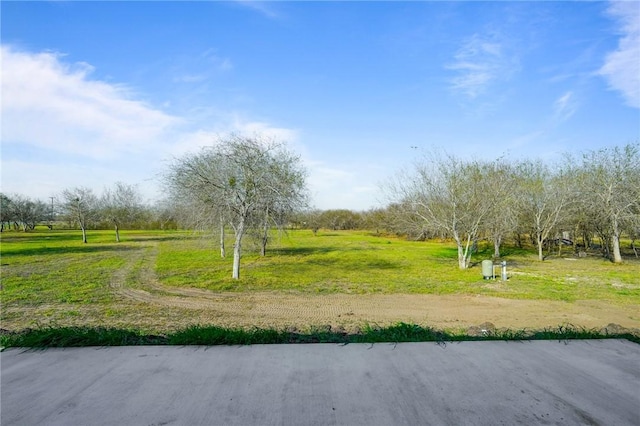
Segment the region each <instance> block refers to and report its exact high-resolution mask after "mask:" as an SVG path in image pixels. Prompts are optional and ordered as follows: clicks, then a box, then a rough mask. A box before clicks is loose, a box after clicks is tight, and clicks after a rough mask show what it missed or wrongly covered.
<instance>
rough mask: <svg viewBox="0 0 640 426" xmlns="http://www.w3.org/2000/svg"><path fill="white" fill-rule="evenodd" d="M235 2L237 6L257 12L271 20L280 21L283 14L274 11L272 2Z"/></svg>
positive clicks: (241, 0) (248, 0)
mask: <svg viewBox="0 0 640 426" xmlns="http://www.w3.org/2000/svg"><path fill="white" fill-rule="evenodd" d="M235 2H236V4H239V5H241V6H244V7H247V8H249V9H252V10H255V11H256V12H258V13H260V14H262V15H264V16H266V17H267V18H270V19H278V18H280V17H281V14H280V13H278V12H277V11H276V10H275V9H274V7H273V4H272V2H267V1H260V0H257V1H256V0H235Z"/></svg>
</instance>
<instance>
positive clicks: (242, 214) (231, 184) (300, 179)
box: [166, 135, 306, 279]
mask: <svg viewBox="0 0 640 426" xmlns="http://www.w3.org/2000/svg"><path fill="white" fill-rule="evenodd" d="M305 180H306V173H305V171H304V170H303V169H302V167H301V166H300V164H299V157H297V156H295V155H293V154H291V153H289V152H288V151H287V150H286V149H284V148H283V146H282V145H280V144H277V143H275V142H273V141H272V140H269V139H266V138H263V137H259V136H256V137H245V136H240V135H231V136H229V137H226V138H221V139H219V140H218V141H217V144H216V145H214V146H212V147H209V148H206V149H203V150H202V151H201V152H200V153H198V154H192V155H187V156H185V157H183V158H182V159H179V160H177V161H176V162H175V163H174V164H173V165H172V166H171V168H170V170H169V172H168V173H167V175H166V183H167V184H168V187H169V189H170V191H171V192H172V193H173V194H180V195H179V196H180V198H182V199H188V200H191V203H192V205H193V206H196V207H198V209H199V211H198V212H197V213H196V214H197V215H199V216H202V217H208V218H212V217H217V218H218V221H220V220H226V221H228V222H229V224H230V226H231V227H232V229H233V231H234V234H235V244H234V250H233V272H232V277H233V278H234V279H238V278H240V256H241V252H242V240H243V237H244V235H245V234H246V232H247V230H248V229H249V228H251V227H255V226H260V225H263V224H264V220H265V219H264V218H265V217H267V216H268V217H273V212H285V211H287V210H288V209H291V208H292V207H293V206H295V205H297V204H300V203H302V200H303V198H304V197H305V194H306V190H305V188H306V187H305Z"/></svg>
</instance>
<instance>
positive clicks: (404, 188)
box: [388, 154, 493, 269]
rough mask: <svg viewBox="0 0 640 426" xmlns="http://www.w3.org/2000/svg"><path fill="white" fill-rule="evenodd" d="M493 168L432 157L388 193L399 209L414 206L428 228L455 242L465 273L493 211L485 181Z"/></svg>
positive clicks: (452, 157) (420, 164)
mask: <svg viewBox="0 0 640 426" xmlns="http://www.w3.org/2000/svg"><path fill="white" fill-rule="evenodd" d="M492 168H493V166H492V164H490V163H487V162H481V161H463V160H460V159H458V158H456V157H454V156H452V155H444V156H443V155H438V154H432V155H431V156H429V157H427V159H426V161H425V162H422V163H419V164H417V165H416V169H415V173H414V174H413V175H404V176H400V177H399V179H398V180H397V181H396V182H395V183H394V184H392V185H391V186H390V187H389V188H388V189H389V190H390V191H391V194H393V195H395V196H396V197H397V201H398V203H399V204H400V205H409V206H411V212H412V214H413V215H415V216H417V217H418V218H419V219H421V220H422V221H423V222H424V223H425V225H426V227H428V228H430V229H433V230H436V231H440V232H443V233H445V234H446V235H448V236H450V237H452V238H453V239H454V241H455V242H456V246H457V249H458V266H459V267H460V269H466V268H468V267H469V266H471V255H472V252H473V247H474V245H475V243H476V242H477V239H478V235H479V232H480V228H481V224H482V223H483V221H484V220H485V218H486V216H487V215H488V214H489V212H490V211H491V202H490V200H489V198H488V197H487V193H488V192H489V191H490V190H491V188H490V186H488V181H487V180H486V179H485V178H486V176H487V175H488V173H489V171H490V170H492Z"/></svg>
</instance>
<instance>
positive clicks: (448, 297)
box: [1, 230, 640, 334]
mask: <svg viewBox="0 0 640 426" xmlns="http://www.w3.org/2000/svg"><path fill="white" fill-rule="evenodd" d="M113 239H114V238H113V233H112V232H109V231H93V232H90V234H89V243H88V244H82V243H81V240H80V236H79V233H78V232H74V231H48V230H38V231H37V232H33V233H27V234H23V233H17V232H8V233H7V232H5V233H3V234H2V245H1V254H2V261H1V263H2V270H1V273H2V328H4V329H6V330H10V331H19V330H23V329H25V328H39V327H44V326H77V325H82V326H110V327H118V328H135V329H139V330H144V331H147V332H159V333H162V332H166V331H169V330H175V329H181V328H184V327H186V326H188V325H194V324H199V325H217V326H224V327H242V328H255V327H258V328H280V329H296V330H305V329H308V328H309V327H326V326H331V327H332V329H337V330H345V331H357V330H358V329H359V328H360V327H362V325H364V324H376V325H381V326H384V325H390V324H394V323H397V322H399V321H403V322H407V323H413V324H419V325H424V326H429V327H434V328H439V329H446V330H450V331H465V330H467V329H468V328H469V327H471V326H477V325H480V324H483V323H487V322H490V323H492V324H493V325H495V326H496V327H498V328H510V329H523V328H528V329H541V328H546V327H556V326H558V325H562V324H571V325H573V326H576V327H585V328H590V329H591V328H596V329H601V328H603V327H606V326H607V325H609V324H611V323H613V324H617V325H619V326H621V327H624V328H627V329H636V330H635V332H636V334H637V329H640V309H639V306H640V262H638V260H636V259H633V258H628V259H626V260H627V261H626V262H625V263H624V264H622V265H614V264H612V263H610V262H608V261H607V260H605V259H602V258H601V257H597V256H595V255H594V256H589V257H586V258H577V257H574V256H573V254H572V253H570V252H569V251H568V250H567V249H565V252H564V253H560V254H559V255H558V254H555V255H554V256H551V257H550V258H548V260H546V261H545V262H538V261H537V260H535V256H534V255H533V254H531V253H529V252H527V251H526V250H518V249H513V248H506V249H505V250H504V257H505V259H506V260H507V262H508V271H509V280H508V281H507V282H501V281H492V280H490V281H485V280H483V279H482V276H481V275H482V274H481V271H480V266H479V265H477V266H475V267H473V268H471V269H469V270H466V271H460V270H458V268H457V262H456V258H455V255H456V253H455V248H454V246H453V245H452V244H449V243H447V242H440V241H433V242H416V241H405V240H403V239H399V238H395V237H390V236H376V235H373V234H370V233H366V232H327V231H325V232H323V231H320V232H319V233H318V235H317V236H314V235H313V234H312V233H311V232H310V231H291V232H289V233H288V234H287V235H280V236H274V238H273V241H272V243H271V245H270V247H269V249H268V251H267V256H266V257H260V256H258V255H256V254H253V252H252V251H248V252H247V254H245V255H244V256H243V259H242V267H241V274H242V275H241V279H240V280H239V281H234V280H232V279H231V277H230V275H231V258H230V257H227V258H226V259H221V258H220V255H219V250H218V249H217V246H216V239H215V238H207V237H206V236H203V235H197V234H193V233H187V232H159V231H145V232H142V231H135V232H132V231H129V232H127V231H125V232H123V233H122V239H123V241H122V242H121V243H115V242H113ZM230 246H231V245H230V244H229V247H230ZM490 254H491V249H490V248H489V247H486V248H485V247H482V246H481V247H480V252H479V253H478V254H476V255H475V257H474V258H475V260H476V261H480V260H482V259H485V258H490ZM489 326H490V325H489ZM614 328H615V327H614ZM632 331H633V330H632Z"/></svg>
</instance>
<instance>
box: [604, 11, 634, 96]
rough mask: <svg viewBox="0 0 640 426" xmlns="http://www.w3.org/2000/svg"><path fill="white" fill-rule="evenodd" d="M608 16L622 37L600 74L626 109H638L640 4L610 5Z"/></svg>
mask: <svg viewBox="0 0 640 426" xmlns="http://www.w3.org/2000/svg"><path fill="white" fill-rule="evenodd" d="M607 13H608V14H609V15H610V16H611V17H612V18H613V19H615V20H616V22H617V24H618V30H619V32H620V35H621V37H620V40H619V42H618V48H617V49H616V50H615V51H613V52H611V53H609V54H608V55H607V56H606V58H605V63H604V65H603V66H602V68H600V70H599V74H600V75H602V76H603V77H604V78H605V79H606V80H607V83H608V84H609V87H610V88H611V89H613V90H615V91H617V92H619V93H620V94H621V95H622V96H623V98H624V99H625V102H626V103H627V105H629V106H631V107H634V108H640V3H638V2H637V1H612V2H611V3H610V4H609V8H608V9H607Z"/></svg>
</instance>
